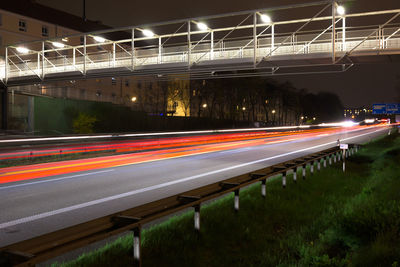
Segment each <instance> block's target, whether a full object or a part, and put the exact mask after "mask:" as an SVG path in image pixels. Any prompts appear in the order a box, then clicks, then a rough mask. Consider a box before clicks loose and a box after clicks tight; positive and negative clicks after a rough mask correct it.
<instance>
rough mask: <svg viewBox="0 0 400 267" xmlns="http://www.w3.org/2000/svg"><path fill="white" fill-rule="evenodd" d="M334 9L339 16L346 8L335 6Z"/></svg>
mask: <svg viewBox="0 0 400 267" xmlns="http://www.w3.org/2000/svg"><path fill="white" fill-rule="evenodd" d="M336 11H337V13H338V14H339V15H340V16H343V15H344V14H345V13H346V10H345V9H344V7H343V6H338V7H337V8H336Z"/></svg>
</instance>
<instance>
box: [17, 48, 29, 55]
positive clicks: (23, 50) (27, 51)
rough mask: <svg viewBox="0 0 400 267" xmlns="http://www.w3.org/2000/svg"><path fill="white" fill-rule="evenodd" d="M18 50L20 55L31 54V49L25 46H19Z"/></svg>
mask: <svg viewBox="0 0 400 267" xmlns="http://www.w3.org/2000/svg"><path fill="white" fill-rule="evenodd" d="M15 49H16V50H17V52H18V53H21V54H28V53H29V49H28V48H26V47H23V46H19V47H17V48H15Z"/></svg>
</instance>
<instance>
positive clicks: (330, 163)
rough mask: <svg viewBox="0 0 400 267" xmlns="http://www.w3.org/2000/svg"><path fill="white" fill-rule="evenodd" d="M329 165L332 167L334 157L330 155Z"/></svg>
mask: <svg viewBox="0 0 400 267" xmlns="http://www.w3.org/2000/svg"><path fill="white" fill-rule="evenodd" d="M328 157H329V165H332V155H329V156H328Z"/></svg>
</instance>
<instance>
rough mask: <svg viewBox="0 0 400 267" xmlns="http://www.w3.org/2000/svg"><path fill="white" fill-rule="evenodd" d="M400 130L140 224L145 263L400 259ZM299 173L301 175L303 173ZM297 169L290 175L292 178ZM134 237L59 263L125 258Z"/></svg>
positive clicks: (383, 262)
mask: <svg viewBox="0 0 400 267" xmlns="http://www.w3.org/2000/svg"><path fill="white" fill-rule="evenodd" d="M399 162H400V137H399V135H398V134H396V135H391V136H388V137H386V138H383V139H381V140H379V141H376V142H373V143H371V144H369V145H367V146H366V147H365V148H364V149H363V150H362V151H361V152H360V153H358V154H357V155H355V156H353V157H351V158H349V159H348V160H347V166H346V167H347V169H346V173H345V174H343V173H342V171H341V167H340V165H339V164H337V165H334V166H332V167H328V168H326V169H322V171H320V172H318V173H316V174H314V175H310V174H309V173H308V176H307V179H306V180H305V181H303V180H301V181H299V182H298V183H297V184H294V183H293V182H289V184H288V187H287V188H286V189H285V190H283V189H282V188H281V183H280V180H279V179H278V180H277V179H276V180H273V181H271V182H270V183H267V197H266V198H265V199H263V198H262V197H261V195H260V185H258V184H257V185H253V186H251V187H249V188H247V189H244V190H243V191H241V194H240V211H239V212H238V213H235V212H234V210H233V196H232V195H230V196H226V197H224V198H222V199H219V200H217V201H215V202H213V203H211V204H208V205H205V206H204V207H202V210H201V232H200V234H196V233H195V231H194V229H193V212H188V213H185V214H183V215H179V216H175V217H172V218H170V219H168V220H167V221H165V222H163V223H161V224H159V225H156V226H153V227H151V228H149V229H146V230H144V231H143V232H142V265H143V266H192V267H194V266H399V263H400V194H399V188H400V165H399ZM298 177H300V176H299V175H298ZM290 178H291V177H288V181H290V180H291V179H290ZM132 261H133V258H132V237H131V236H126V237H122V238H120V239H118V240H117V241H115V242H112V243H110V244H108V245H106V246H105V247H103V248H100V249H98V250H97V251H94V252H91V253H88V254H84V255H82V256H80V257H79V258H78V259H76V260H73V261H70V262H67V263H60V264H59V263H56V264H54V266H60V265H61V266H127V265H130V264H131V263H132Z"/></svg>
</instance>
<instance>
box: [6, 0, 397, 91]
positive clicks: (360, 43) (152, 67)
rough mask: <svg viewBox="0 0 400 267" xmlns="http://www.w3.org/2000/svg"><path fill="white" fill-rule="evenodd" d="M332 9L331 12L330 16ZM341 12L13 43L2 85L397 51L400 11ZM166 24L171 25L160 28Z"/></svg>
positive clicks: (258, 16)
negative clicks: (212, 26) (266, 20)
mask: <svg viewBox="0 0 400 267" xmlns="http://www.w3.org/2000/svg"><path fill="white" fill-rule="evenodd" d="M318 6H322V9H320V11H319V12H317V13H316V14H315V15H314V16H313V17H311V18H305V19H297V18H296V19H294V18H291V17H290V16H289V15H287V14H286V13H285V15H284V16H283V17H285V18H286V17H287V20H284V21H273V20H271V21H270V22H264V21H262V19H263V14H264V12H267V13H271V12H281V11H282V10H288V9H296V8H303V9H304V8H305V7H306V8H309V9H310V10H313V9H312V8H315V7H318ZM330 6H332V13H331V14H330V15H327V14H326V13H327V12H328V13H329V12H330V11H329V10H330V8H329V7H330ZM311 12H312V11H310V13H311ZM336 12H337V3H336V2H335V1H321V2H317V3H310V4H302V5H294V6H289V7H283V8H282V7H281V8H275V9H269V10H267V11H265V10H264V11H263V10H256V11H244V12H239V13H231V14H223V15H217V16H212V17H208V18H196V19H188V20H179V21H172V22H165V23H158V24H154V25H150V26H151V28H152V30H153V31H154V32H151V31H150V30H149V28H150V26H148V27H144V26H134V27H125V28H120V29H113V30H108V31H100V32H91V33H85V34H81V35H73V36H69V37H65V38H58V39H49V40H44V41H37V42H30V43H25V44H18V45H12V46H8V47H6V48H5V49H6V50H5V61H4V62H3V64H1V63H0V78H1V80H2V81H3V83H5V84H8V83H9V82H13V83H14V84H18V81H21V80H35V79H36V81H43V80H45V79H46V78H54V77H69V76H71V77H79V76H82V77H88V76H91V75H95V74H96V75H101V74H98V73H102V74H104V75H106V74H105V73H113V74H115V73H121V72H123V73H130V74H135V73H139V74H160V75H161V74H168V73H181V72H193V73H195V72H205V71H206V72H208V73H210V72H214V71H219V70H225V69H229V70H240V69H249V68H251V69H253V70H254V69H257V68H262V67H261V66H260V64H261V63H263V62H264V61H270V63H271V64H272V65H274V66H273V67H270V69H273V70H274V71H273V72H272V73H274V72H275V71H276V68H278V67H279V68H283V67H287V66H286V65H285V64H288V63H285V62H282V59H283V58H284V57H285V56H287V58H288V59H289V58H290V61H291V63H290V65H292V64H293V62H295V61H296V60H297V59H298V61H299V62H301V60H302V59H303V58H304V55H308V56H309V57H310V58H314V59H320V58H321V57H325V58H326V57H327V58H330V57H332V60H331V61H330V62H328V63H327V64H332V65H335V64H347V63H344V62H342V61H341V60H342V59H344V58H345V57H348V56H350V55H351V54H357V55H361V56H362V55H371V53H372V54H381V53H383V52H384V53H388V54H390V53H399V51H400V21H399V17H400V9H395V10H383V11H376V12H365V13H353V14H342V15H337V14H336ZM288 14H289V13H288ZM388 16H389V17H390V18H389V19H388ZM227 17H229V24H230V25H231V26H228V27H226V18H227ZM372 17H373V18H378V19H379V21H380V22H381V23H380V24H379V25H376V24H372V23H368V22H367V24H365V23H366V22H365V20H363V22H362V23H363V24H361V25H360V23H357V24H355V23H354V24H355V25H358V26H357V27H354V26H352V23H353V21H356V20H358V19H365V18H372ZM264 19H265V18H264ZM207 20H209V21H210V22H212V23H213V25H222V22H221V21H225V22H224V23H225V27H215V28H210V27H209V26H207V25H206V24H205V23H203V22H205V21H207ZM238 21H240V22H238ZM346 21H347V22H346ZM199 24H202V28H200V27H199V26H198V25H199ZM196 25H197V27H198V29H197V28H195V27H196ZM166 26H168V27H169V28H168V29H167V30H165V28H161V27H166ZM280 27H282V28H283V27H286V28H285V32H279V29H280ZM287 27H289V28H293V31H288V30H287ZM146 28H147V29H146ZM176 28H177V30H175V31H174V29H176ZM295 29H297V30H295ZM146 31H147V32H146ZM157 31H159V32H160V34H157ZM169 32H173V33H169ZM146 34H147V36H146ZM99 37H100V39H99ZM337 59H339V60H337ZM316 61H318V60H316ZM238 63H240V64H238ZM224 64H225V65H224ZM309 64H310V65H312V64H313V63H309ZM208 75H209V74H208ZM32 82H34V81H32Z"/></svg>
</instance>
